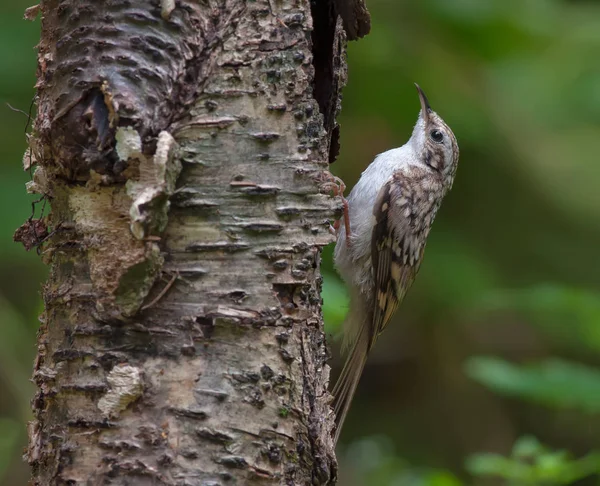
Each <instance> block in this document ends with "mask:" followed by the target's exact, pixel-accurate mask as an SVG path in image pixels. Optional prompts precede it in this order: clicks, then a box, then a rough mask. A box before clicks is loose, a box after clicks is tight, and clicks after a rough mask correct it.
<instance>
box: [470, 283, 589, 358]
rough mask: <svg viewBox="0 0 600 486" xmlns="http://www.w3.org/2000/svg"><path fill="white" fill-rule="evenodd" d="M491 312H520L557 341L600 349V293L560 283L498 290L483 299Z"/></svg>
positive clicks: (578, 346)
mask: <svg viewBox="0 0 600 486" xmlns="http://www.w3.org/2000/svg"><path fill="white" fill-rule="evenodd" d="M482 302H483V304H482V307H483V308H484V309H485V310H488V311H497V310H504V311H519V312H522V313H523V314H524V315H525V316H526V317H528V318H529V319H531V321H532V322H533V323H535V324H536V325H538V326H540V327H541V328H542V329H543V330H544V332H546V333H547V334H548V335H549V336H551V337H552V338H553V340H554V342H556V343H558V344H565V343H566V344H568V345H570V346H572V347H575V348H580V347H586V348H588V349H590V350H593V351H595V352H600V326H599V325H598V323H600V294H599V293H597V292H594V291H590V290H584V289H577V288H570V287H566V286H561V285H550V284H546V285H538V286H535V287H530V288H526V289H513V290H495V291H491V292H490V293H489V294H488V295H487V296H486V297H485V298H484V299H483V301H482Z"/></svg>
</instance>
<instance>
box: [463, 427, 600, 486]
mask: <svg viewBox="0 0 600 486" xmlns="http://www.w3.org/2000/svg"><path fill="white" fill-rule="evenodd" d="M466 466H467V470H468V471H469V472H470V473H471V474H473V475H474V476H494V477H498V478H502V479H504V480H506V484H508V485H511V486H527V485H531V486H534V485H535V486H537V485H558V484H572V483H573V482H574V481H577V480H580V479H583V478H586V477H588V476H590V475H592V474H594V475H597V474H599V473H600V452H590V453H589V454H587V455H586V456H584V457H582V458H580V459H573V458H572V457H571V455H570V454H569V453H568V452H567V451H564V450H551V449H549V448H548V447H546V446H544V445H542V444H540V442H539V441H538V440H537V439H535V438H534V437H531V436H525V437H522V438H520V439H519V440H518V441H517V442H516V443H515V445H514V447H513V449H512V452H511V454H510V455H509V456H508V457H504V456H501V455H500V454H476V455H473V456H471V457H469V458H468V460H467V464H466Z"/></svg>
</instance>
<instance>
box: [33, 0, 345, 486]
mask: <svg viewBox="0 0 600 486" xmlns="http://www.w3.org/2000/svg"><path fill="white" fill-rule="evenodd" d="M324 3H326V4H327V5H328V6H327V8H324V9H321V8H320V7H319V8H315V6H316V5H317V4H313V11H312V12H311V5H310V4H309V2H308V1H304V0H281V1H277V2H273V1H269V0H255V1H243V0H220V1H216V0H208V1H201V2H197V1H187V0H182V1H178V2H176V3H175V2H167V1H162V2H158V1H153V0H140V1H138V2H129V1H127V0H104V1H102V2H97V1H92V0H61V1H59V0H45V1H42V2H41V5H40V7H41V13H42V18H43V22H42V40H41V43H40V45H39V69H38V85H37V88H38V100H37V102H38V116H37V120H36V124H35V133H34V136H33V137H32V140H31V149H32V152H33V153H34V155H35V157H34V160H35V161H36V163H37V164H38V167H37V171H36V177H35V178H34V183H33V184H32V185H31V190H36V191H39V192H41V193H42V194H43V195H44V197H45V198H46V199H47V200H49V201H50V202H51V206H52V211H51V214H50V216H49V217H48V219H47V221H45V224H47V227H48V231H49V236H48V238H47V240H46V241H45V242H44V243H43V246H42V252H43V255H44V259H45V261H46V262H48V263H49V265H50V277H49V279H48V282H47V283H46V285H45V287H44V301H45V311H44V314H43V317H42V325H41V328H40V332H39V339H38V357H37V360H36V363H35V371H34V379H35V381H36V383H37V385H38V393H37V395H36V398H35V400H34V402H33V406H34V412H35V421H34V422H33V423H32V424H31V426H30V445H29V450H28V459H29V461H30V463H31V465H32V468H33V484H37V485H44V486H45V485H54V484H57V485H58V484H109V483H110V484H132V482H131V481H134V482H135V483H134V484H169V485H190V486H191V485H205V486H208V485H216V484H327V483H330V482H332V481H334V480H335V475H336V472H335V470H336V464H335V457H334V455H333V443H332V440H331V429H332V427H333V418H332V416H331V413H330V409H329V398H330V397H329V395H328V393H327V383H328V378H329V376H328V375H329V368H328V366H327V364H326V360H327V350H326V346H325V336H324V333H323V328H322V317H321V297H320V284H321V277H320V273H319V266H320V250H321V248H322V247H323V246H325V245H327V244H329V243H331V242H332V241H333V237H332V235H331V233H330V222H331V221H333V220H334V219H335V218H337V217H339V215H340V211H341V201H340V200H339V198H332V197H330V196H329V195H327V194H323V193H322V191H321V190H320V184H321V183H322V182H323V181H324V180H326V179H327V176H328V161H329V160H330V159H333V158H335V154H333V152H335V150H333V151H332V140H333V139H336V137H337V130H338V129H337V126H336V124H335V115H336V113H337V111H338V110H339V92H340V89H341V86H342V85H343V83H344V80H345V64H344V57H343V56H344V48H345V38H344V32H343V30H342V28H341V21H340V20H339V19H338V17H337V15H336V13H335V8H334V5H333V2H331V1H330V2H322V3H321V4H320V5H322V4H324ZM317 16H318V17H317ZM321 16H323V18H321ZM317 20H318V22H317ZM317 24H318V25H317ZM313 27H314V28H313ZM317 46H318V49H317ZM315 49H317V50H318V54H316V53H315V52H316V51H315ZM323 73H326V76H323ZM327 86H329V89H327ZM317 95H318V96H317ZM333 143H334V144H335V143H337V140H334V142H333ZM332 154H333V155H332Z"/></svg>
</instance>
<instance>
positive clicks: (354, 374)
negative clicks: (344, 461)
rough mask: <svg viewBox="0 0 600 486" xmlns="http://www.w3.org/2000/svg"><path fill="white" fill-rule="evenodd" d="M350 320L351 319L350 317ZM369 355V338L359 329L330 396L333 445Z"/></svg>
mask: <svg viewBox="0 0 600 486" xmlns="http://www.w3.org/2000/svg"><path fill="white" fill-rule="evenodd" d="M351 318H352V317H351ZM368 353H369V336H368V333H367V332H366V331H365V326H364V325H363V326H361V327H360V331H359V332H358V335H357V337H356V340H355V341H354V344H353V345H352V348H351V351H350V354H349V355H348V358H347V359H346V363H345V364H344V368H343V369H342V373H341V374H340V376H339V378H338V380H337V382H336V384H335V386H334V387H333V391H332V394H333V396H334V401H333V409H334V411H335V417H336V418H335V422H336V430H335V436H334V443H336V444H337V441H338V438H339V436H340V433H341V431H342V426H343V425H344V420H345V419H346V415H347V414H348V411H349V410H350V404H351V403H352V398H353V397H354V392H356V387H357V386H358V382H359V380H360V376H361V375H362V371H363V368H364V367H365V363H366V361H367V355H368Z"/></svg>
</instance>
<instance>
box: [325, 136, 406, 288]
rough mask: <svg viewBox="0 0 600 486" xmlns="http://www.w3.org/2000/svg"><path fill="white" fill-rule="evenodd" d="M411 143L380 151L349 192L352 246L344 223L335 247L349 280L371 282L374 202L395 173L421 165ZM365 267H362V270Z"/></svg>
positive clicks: (340, 270)
mask: <svg viewBox="0 0 600 486" xmlns="http://www.w3.org/2000/svg"><path fill="white" fill-rule="evenodd" d="M417 164H418V163H417V158H416V156H415V153H414V149H413V147H412V145H411V144H409V143H407V144H406V145H403V146H402V147H400V148H396V149H392V150H388V151H387V152H383V153H382V154H379V155H378V156H377V157H376V158H375V160H374V161H373V162H372V163H371V164H370V165H369V166H368V167H367V168H366V169H365V170H364V171H363V173H362V174H361V176H360V179H359V181H358V182H357V183H356V185H355V186H354V188H353V189H352V191H351V192H350V195H349V196H348V198H347V199H348V206H349V215H350V231H351V247H350V248H347V246H346V231H345V229H344V225H343V224H342V225H341V227H340V232H339V234H338V240H337V243H336V247H335V264H336V267H337V268H338V270H339V272H340V274H341V275H342V277H343V279H344V280H345V281H346V283H347V284H351V280H354V282H353V283H354V284H355V285H359V286H360V287H364V286H365V285H367V286H368V284H369V280H370V279H371V275H370V271H371V270H370V255H371V234H372V231H373V224H374V217H373V206H374V205H375V200H376V199H377V195H378V194H379V190H380V189H381V188H382V187H383V185H384V184H385V183H386V181H387V180H388V179H389V178H390V177H391V176H392V174H393V173H394V172H395V171H397V170H399V169H401V168H403V167H407V166H409V165H417ZM361 270H362V271H361Z"/></svg>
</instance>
